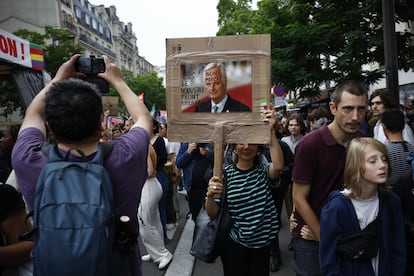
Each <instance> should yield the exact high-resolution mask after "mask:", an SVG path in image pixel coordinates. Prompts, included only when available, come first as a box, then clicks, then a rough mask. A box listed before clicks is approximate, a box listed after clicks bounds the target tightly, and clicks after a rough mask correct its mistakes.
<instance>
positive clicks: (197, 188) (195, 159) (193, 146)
mask: <svg viewBox="0 0 414 276" xmlns="http://www.w3.org/2000/svg"><path fill="white" fill-rule="evenodd" d="M213 161H214V154H213V149H212V147H211V145H210V144H201V143H200V144H197V143H181V146H180V150H179V152H178V155H177V160H176V162H177V167H178V168H180V169H182V170H183V181H184V189H185V190H186V191H187V197H188V206H189V209H190V213H191V218H192V220H194V221H196V219H197V216H198V213H200V210H201V207H202V206H203V203H204V198H205V196H206V192H207V186H208V180H209V179H210V177H211V175H212V174H211V172H212V169H213Z"/></svg>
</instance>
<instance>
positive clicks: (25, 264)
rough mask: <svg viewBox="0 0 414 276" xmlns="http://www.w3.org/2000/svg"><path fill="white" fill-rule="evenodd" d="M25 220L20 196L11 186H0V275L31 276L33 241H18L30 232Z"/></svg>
mask: <svg viewBox="0 0 414 276" xmlns="http://www.w3.org/2000/svg"><path fill="white" fill-rule="evenodd" d="M25 219H26V209H25V204H24V202H23V199H22V196H21V194H20V193H18V192H17V190H16V189H15V188H14V187H13V186H11V185H7V184H0V234H1V236H0V275H16V276H31V275H32V270H33V269H32V262H31V257H30V252H31V251H32V249H33V241H30V240H29V241H19V240H18V237H19V236H20V234H22V233H24V232H26V231H29V230H31V227H32V226H31V223H30V221H25ZM3 273H4V274H3Z"/></svg>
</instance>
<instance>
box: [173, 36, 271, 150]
mask: <svg viewBox="0 0 414 276" xmlns="http://www.w3.org/2000/svg"><path fill="white" fill-rule="evenodd" d="M166 50H167V59H166V66H167V76H166V83H167V110H168V123H169V127H168V139H169V140H171V141H178V142H225V143H268V142H269V138H270V128H269V126H268V125H267V124H266V123H264V122H262V111H263V110H264V109H265V108H267V106H268V104H269V102H270V93H269V91H270V87H271V81H270V55H271V53H270V35H238V36H218V37H204V38H176V39H167V40H166ZM217 68H220V69H217ZM223 76H224V77H223ZM220 85H222V86H225V89H224V91H225V94H226V96H225V98H224V100H222V101H220V103H218V104H217V103H216V102H215V99H214V97H216V95H217V94H219V92H217V89H218V88H216V87H215V86H220ZM214 112H217V113H214Z"/></svg>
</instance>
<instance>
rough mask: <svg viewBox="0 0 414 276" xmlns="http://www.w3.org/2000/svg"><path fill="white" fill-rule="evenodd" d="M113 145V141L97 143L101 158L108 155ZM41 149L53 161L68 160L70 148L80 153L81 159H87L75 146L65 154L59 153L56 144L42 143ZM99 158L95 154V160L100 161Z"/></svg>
mask: <svg viewBox="0 0 414 276" xmlns="http://www.w3.org/2000/svg"><path fill="white" fill-rule="evenodd" d="M114 145H115V142H114V141H110V142H103V143H99V144H98V149H99V146H101V147H102V158H103V159H102V160H105V158H106V157H108V156H109V154H110V153H111V152H112V149H113V148H114ZM53 149H55V150H53ZM41 150H42V152H43V154H44V155H45V156H46V157H47V158H48V159H49V160H54V161H58V160H68V157H69V154H70V152H71V151H72V150H76V151H77V152H78V153H79V154H80V155H81V157H82V159H84V161H87V159H86V156H85V154H84V153H83V152H82V151H81V150H80V149H77V148H71V149H69V150H68V151H67V153H66V155H65V156H62V155H61V154H60V151H59V150H58V149H57V144H50V143H44V144H43V145H42V147H41ZM97 155H98V154H97ZM94 159H95V158H94ZM94 159H92V161H94ZM99 159H101V156H96V162H100V161H99Z"/></svg>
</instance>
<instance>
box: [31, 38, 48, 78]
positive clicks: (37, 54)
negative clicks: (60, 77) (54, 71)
mask: <svg viewBox="0 0 414 276" xmlns="http://www.w3.org/2000/svg"><path fill="white" fill-rule="evenodd" d="M30 59H31V60H32V68H33V69H36V70H39V71H42V70H43V67H44V66H45V64H44V60H43V48H42V46H40V45H37V44H35V43H32V42H30Z"/></svg>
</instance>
